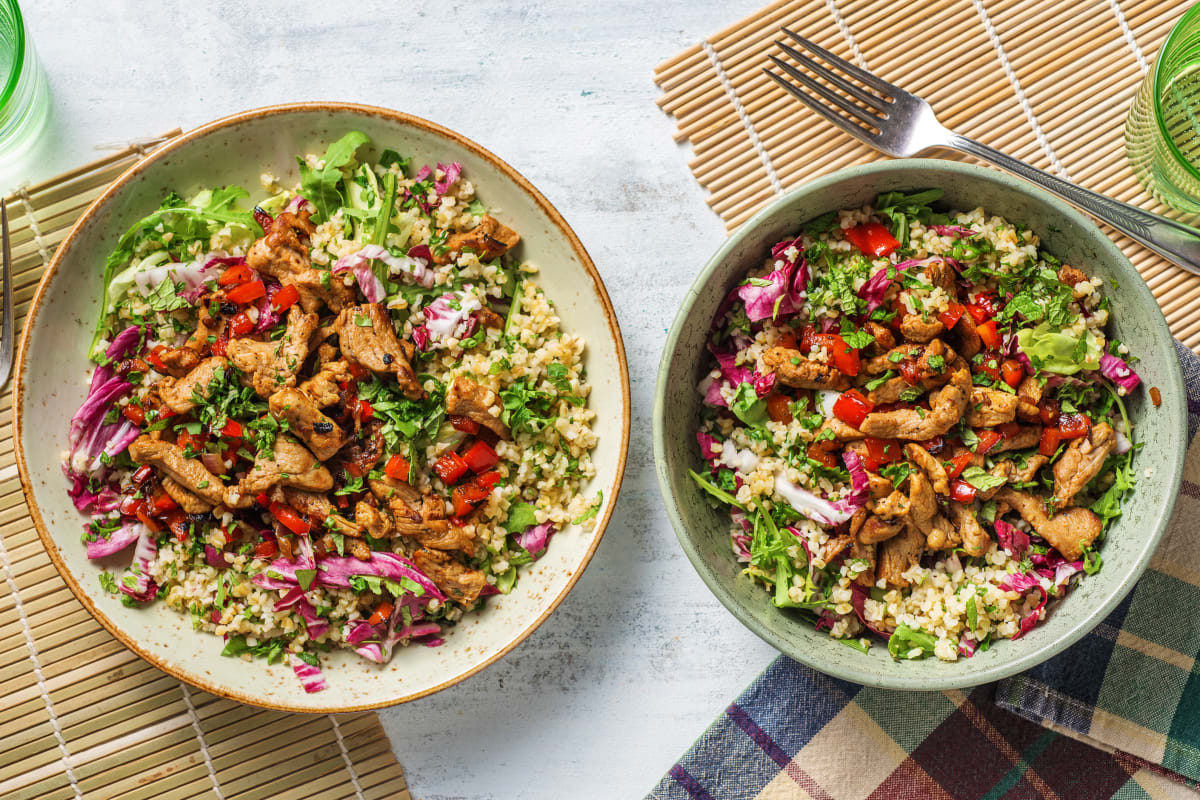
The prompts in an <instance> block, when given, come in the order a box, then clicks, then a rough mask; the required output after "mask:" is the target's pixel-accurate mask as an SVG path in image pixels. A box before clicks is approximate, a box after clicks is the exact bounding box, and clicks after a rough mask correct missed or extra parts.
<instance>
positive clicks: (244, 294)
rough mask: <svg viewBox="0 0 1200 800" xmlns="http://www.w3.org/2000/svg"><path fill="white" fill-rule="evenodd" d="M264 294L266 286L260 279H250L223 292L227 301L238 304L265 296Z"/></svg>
mask: <svg viewBox="0 0 1200 800" xmlns="http://www.w3.org/2000/svg"><path fill="white" fill-rule="evenodd" d="M266 294H267V287H266V286H264V285H263V282H262V281H251V282H249V283H243V284H240V285H238V286H235V287H233V288H232V289H230V290H229V291H228V292H226V293H225V297H226V299H227V300H229V302H231V303H238V304H239V305H240V304H243V303H249V302H252V301H254V300H257V299H258V298H260V297H264V296H266Z"/></svg>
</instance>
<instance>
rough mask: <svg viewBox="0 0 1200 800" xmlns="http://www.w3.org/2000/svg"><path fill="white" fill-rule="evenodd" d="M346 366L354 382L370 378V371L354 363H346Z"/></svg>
mask: <svg viewBox="0 0 1200 800" xmlns="http://www.w3.org/2000/svg"><path fill="white" fill-rule="evenodd" d="M346 366H347V367H348V368H349V369H350V374H351V375H353V376H354V380H356V381H365V380H366V379H367V378H369V377H371V371H370V370H369V369H367V368H366V367H364V366H363V365H362V364H359V363H358V362H356V361H347V362H346Z"/></svg>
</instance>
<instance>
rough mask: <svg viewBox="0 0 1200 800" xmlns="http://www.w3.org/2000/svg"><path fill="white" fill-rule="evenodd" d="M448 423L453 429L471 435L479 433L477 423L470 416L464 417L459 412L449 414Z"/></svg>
mask: <svg viewBox="0 0 1200 800" xmlns="http://www.w3.org/2000/svg"><path fill="white" fill-rule="evenodd" d="M450 424H451V425H452V426H453V427H454V430H456V431H461V432H462V433H469V434H471V435H472V436H474V435H475V434H477V433H479V423H478V422H476V421H475V420H473V419H471V418H470V417H464V416H462V415H460V414H451V415H450Z"/></svg>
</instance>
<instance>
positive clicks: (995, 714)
mask: <svg viewBox="0 0 1200 800" xmlns="http://www.w3.org/2000/svg"><path fill="white" fill-rule="evenodd" d="M1176 348H1177V350H1178V351H1179V360H1180V363H1181V364H1182V366H1183V374H1184V379H1185V380H1186V382H1187V389H1188V411H1189V414H1188V433H1189V435H1191V434H1194V433H1195V432H1196V427H1197V425H1198V424H1200V359H1198V358H1197V357H1196V356H1195V355H1194V354H1193V353H1192V352H1191V351H1190V350H1187V349H1185V348H1183V347H1182V346H1180V345H1178V344H1176ZM1180 494H1181V497H1180V499H1179V504H1178V506H1177V507H1176V510H1175V516H1174V519H1173V520H1172V522H1171V525H1170V527H1169V529H1168V531H1167V536H1166V538H1165V539H1164V541H1163V544H1162V545H1161V546H1160V548H1159V550H1158V553H1157V554H1156V556H1155V558H1154V560H1153V562H1152V563H1151V566H1150V569H1149V570H1148V571H1147V573H1146V575H1145V576H1144V577H1143V578H1142V579H1141V581H1139V582H1138V584H1137V586H1136V587H1134V590H1133V592H1131V593H1130V595H1129V597H1128V598H1126V600H1125V601H1124V602H1123V603H1121V605H1120V606H1119V607H1118V608H1117V609H1116V610H1115V611H1114V612H1113V613H1112V614H1111V615H1110V616H1109V617H1108V618H1107V619H1106V620H1105V621H1104V622H1103V623H1101V625H1100V626H1099V627H1097V628H1096V630H1095V631H1093V632H1092V633H1090V634H1089V635H1088V636H1087V637H1086V638H1085V639H1083V640H1082V641H1080V642H1079V643H1078V644H1076V645H1075V646H1074V647H1072V648H1071V649H1070V650H1068V651H1067V652H1065V653H1063V654H1061V655H1059V656H1057V657H1056V658H1054V659H1051V660H1050V661H1048V662H1046V663H1045V664H1043V665H1041V666H1039V667H1038V668H1036V669H1034V670H1032V671H1030V672H1028V673H1026V674H1024V675H1020V676H1018V677H1015V678H1010V679H1008V680H1005V681H1002V682H1000V683H998V684H992V685H989V686H981V687H978V688H976V689H972V690H965V691H947V692H923V693H909V692H898V691H892V690H887V689H871V688H867V687H863V686H859V685H857V684H853V683H847V682H845V681H840V680H837V679H835V678H831V677H829V676H827V675H823V674H821V673H819V672H816V671H815V670H811V669H809V668H808V667H804V666H801V665H800V664H797V663H796V662H795V661H792V660H791V659H790V658H787V657H780V658H779V659H777V660H776V661H775V662H774V663H773V664H771V666H770V667H768V668H767V670H766V672H764V673H763V674H762V675H760V676H759V677H758V679H757V680H756V681H755V682H754V683H753V684H751V686H750V688H749V689H747V690H746V691H745V692H744V693H743V694H742V696H741V697H739V698H738V699H737V701H736V702H735V703H733V704H732V705H731V706H729V708H727V709H725V713H724V714H722V715H721V717H720V718H718V719H717V720H716V721H715V722H714V723H713V724H712V726H711V727H709V729H708V730H707V731H705V733H704V735H702V736H701V737H700V738H699V739H698V740H697V741H696V743H695V744H694V745H692V748H691V749H690V750H689V751H688V752H687V753H685V754H684V756H683V758H681V759H680V760H679V763H677V764H676V765H675V766H673V767H671V769H670V771H669V772H668V773H667V774H666V776H664V777H663V779H662V781H661V782H660V783H659V785H658V786H657V787H656V788H655V789H654V791H653V792H651V793H650V795H649V796H648V799H649V800H676V799H677V798H678V799H679V800H682V799H683V798H691V799H692V800H710V799H713V800H726V798H745V799H746V800H751V798H756V799H757V800H792V798H796V800H799V799H800V798H804V799H805V800H809V799H810V798H811V799H812V800H853V799H854V798H879V799H880V800H906V799H907V798H912V800H918V798H920V799H921V800H924V798H957V799H962V800H984V798H987V799H988V800H991V799H992V798H996V799H997V800H1000V798H1004V800H1016V799H1017V798H1027V797H1057V798H1065V799H1072V798H1086V799H1087V800H1106V798H1114V800H1115V799H1116V798H1121V799H1122V800H1124V799H1125V798H1151V797H1153V798H1160V797H1170V798H1190V800H1196V799H1197V798H1200V793H1197V792H1195V791H1193V789H1194V787H1195V786H1196V782H1197V781H1198V780H1200V613H1197V609H1200V526H1198V525H1195V524H1191V520H1194V519H1195V518H1196V517H1197V516H1198V515H1200V443H1197V444H1196V445H1195V446H1193V447H1192V449H1191V450H1190V451H1189V453H1188V460H1187V467H1186V469H1185V473H1184V482H1183V487H1182V489H1181V492H1180ZM1039 723H1040V724H1039Z"/></svg>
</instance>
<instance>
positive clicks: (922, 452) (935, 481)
mask: <svg viewBox="0 0 1200 800" xmlns="http://www.w3.org/2000/svg"><path fill="white" fill-rule="evenodd" d="M904 455H906V456H908V460H909V461H911V462H913V463H914V464H916V465H917V466H918V467H920V468H921V469H922V470H923V471H924V472H925V475H926V477H928V478H929V482H930V485H932V486H933V491H934V492H935V493H937V494H950V480H949V478H947V477H946V468H945V467H943V466H942V462H941V461H938V460H937V459H936V458H934V457H933V456H932V455H930V453H929V451H928V450H926V449H925V448H924V447H922V446H921V445H919V444H917V443H916V442H909V443H908V444H906V445H904Z"/></svg>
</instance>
